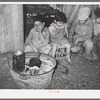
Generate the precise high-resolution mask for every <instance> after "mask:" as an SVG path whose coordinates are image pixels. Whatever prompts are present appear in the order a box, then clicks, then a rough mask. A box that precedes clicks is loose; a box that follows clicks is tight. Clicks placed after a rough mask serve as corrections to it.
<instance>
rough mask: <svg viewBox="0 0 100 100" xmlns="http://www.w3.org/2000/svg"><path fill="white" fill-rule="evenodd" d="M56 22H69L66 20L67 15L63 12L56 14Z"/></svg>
mask: <svg viewBox="0 0 100 100" xmlns="http://www.w3.org/2000/svg"><path fill="white" fill-rule="evenodd" d="M55 20H56V21H60V22H63V23H66V22H67V18H66V16H65V14H64V13H63V12H57V13H56V14H55Z"/></svg>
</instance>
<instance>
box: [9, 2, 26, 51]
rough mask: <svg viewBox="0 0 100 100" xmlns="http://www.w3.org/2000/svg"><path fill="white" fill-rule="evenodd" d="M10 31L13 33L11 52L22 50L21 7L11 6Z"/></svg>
mask: <svg viewBox="0 0 100 100" xmlns="http://www.w3.org/2000/svg"><path fill="white" fill-rule="evenodd" d="M10 11H11V13H10V14H11V29H12V33H13V43H14V45H13V51H17V50H23V45H24V34H23V33H24V31H23V5H20V4H18V5H11V6H10Z"/></svg>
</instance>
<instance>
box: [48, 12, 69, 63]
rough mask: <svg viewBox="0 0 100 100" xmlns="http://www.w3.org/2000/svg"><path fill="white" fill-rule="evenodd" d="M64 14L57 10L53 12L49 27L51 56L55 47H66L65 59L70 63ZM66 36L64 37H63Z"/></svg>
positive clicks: (53, 54) (53, 55) (54, 51)
mask: <svg viewBox="0 0 100 100" xmlns="http://www.w3.org/2000/svg"><path fill="white" fill-rule="evenodd" d="M66 20H67V19H66V16H65V14H64V13H62V12H57V13H56V14H55V19H54V22H52V24H51V25H50V27H49V31H50V33H51V43H52V54H51V55H52V57H55V53H56V50H57V48H67V56H66V60H67V61H68V62H69V63H71V59H70V47H71V46H70V44H69V42H68V39H67V37H68V31H67V25H66ZM65 36H66V37H65Z"/></svg>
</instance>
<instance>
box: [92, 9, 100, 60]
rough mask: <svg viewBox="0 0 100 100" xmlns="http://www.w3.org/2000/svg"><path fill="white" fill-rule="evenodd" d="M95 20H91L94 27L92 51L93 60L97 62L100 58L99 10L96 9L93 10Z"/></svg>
mask: <svg viewBox="0 0 100 100" xmlns="http://www.w3.org/2000/svg"><path fill="white" fill-rule="evenodd" d="M94 14H95V17H96V18H95V20H93V26H94V38H93V42H94V50H93V58H94V59H93V60H97V59H98V58H99V56H100V8H99V7H97V8H96V9H95V10H94Z"/></svg>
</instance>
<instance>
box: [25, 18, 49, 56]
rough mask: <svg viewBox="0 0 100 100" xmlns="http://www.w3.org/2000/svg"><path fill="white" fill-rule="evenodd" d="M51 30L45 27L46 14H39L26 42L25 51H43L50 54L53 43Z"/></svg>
mask: <svg viewBox="0 0 100 100" xmlns="http://www.w3.org/2000/svg"><path fill="white" fill-rule="evenodd" d="M49 37H50V32H49V30H48V28H46V27H45V22H44V16H37V20H36V21H35V22H34V27H33V28H32V29H31V31H30V33H29V36H28V38H27V39H26V42H25V50H24V52H41V53H45V54H49V53H50V50H51V45H50V44H49Z"/></svg>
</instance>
